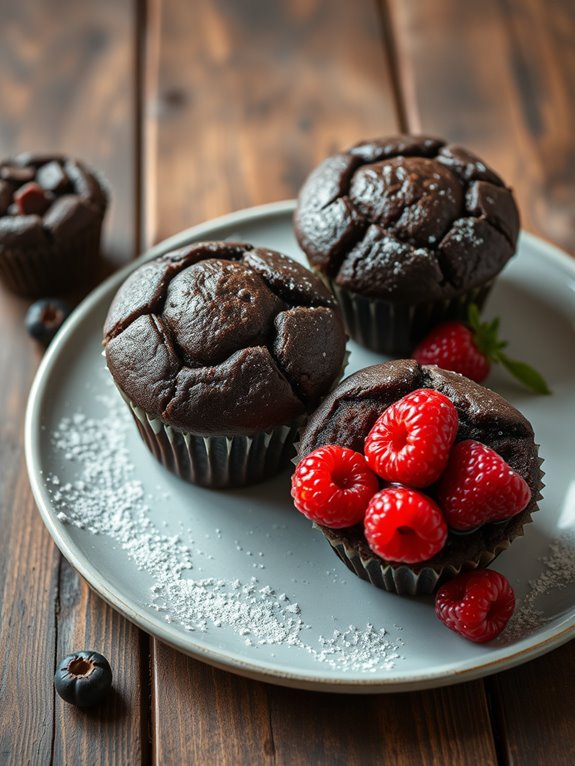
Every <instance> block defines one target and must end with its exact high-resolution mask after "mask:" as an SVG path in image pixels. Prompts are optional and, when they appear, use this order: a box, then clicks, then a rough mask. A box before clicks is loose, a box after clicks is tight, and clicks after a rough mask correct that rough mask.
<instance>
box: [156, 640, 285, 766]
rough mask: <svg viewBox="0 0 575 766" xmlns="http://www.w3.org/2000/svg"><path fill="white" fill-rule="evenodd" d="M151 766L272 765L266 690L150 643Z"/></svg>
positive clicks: (160, 645) (252, 682)
mask: <svg viewBox="0 0 575 766" xmlns="http://www.w3.org/2000/svg"><path fill="white" fill-rule="evenodd" d="M152 669H153V670H152V672H153V679H154V682H153V697H152V710H153V737H152V740H153V744H154V752H153V761H154V763H158V764H162V766H171V764H174V765H175V764H181V763H187V764H192V763H194V764H196V763H197V764H207V763H214V764H218V766H220V764H221V766H224V765H225V764H230V766H231V765H232V764H233V766H244V765H245V766H251V764H258V766H260V764H261V766H265V764H270V766H271V765H272V764H273V763H274V761H273V759H272V758H271V756H272V754H273V745H272V733H271V730H270V720H269V704H268V688H269V687H268V686H266V684H261V683H256V682H254V681H249V680H247V679H245V678H239V677H238V676H232V675H231V674H230V673H225V672H224V671H222V670H217V669H216V668H212V667H210V666H209V665H204V664H203V663H201V662H197V661H195V660H192V659H190V658H189V657H185V656H184V655H182V654H179V653H177V652H175V651H174V650H173V649H170V648H169V647H167V646H166V645H165V644H162V643H161V642H160V641H154V650H153V653H152Z"/></svg>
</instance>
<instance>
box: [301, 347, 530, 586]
mask: <svg viewBox="0 0 575 766" xmlns="http://www.w3.org/2000/svg"><path fill="white" fill-rule="evenodd" d="M429 394H431V395H432V397H433V398H435V399H441V400H442V402H441V406H442V407H444V406H445V402H447V404H448V406H447V407H446V411H448V410H449V411H450V412H452V413H455V421H454V420H453V418H452V414H448V420H449V422H447V423H443V422H442V423H441V427H440V429H439V430H433V429H432V430H431V431H429V434H428V436H429V440H430V441H429V443H430V444H432V445H435V446H436V447H437V449H435V448H433V449H431V450H430V451H429V454H428V455H425V454H423V453H422V454H421V455H420V454H419V453H418V449H419V445H418V444H417V439H413V440H412V439H411V436H410V434H409V422H407V421H406V420H405V418H404V419H403V423H406V422H407V433H406V431H405V429H404V431H403V432H401V433H400V430H401V429H399V430H396V431H395V432H393V431H391V437H392V441H393V440H395V443H392V444H391V449H392V451H393V450H395V452H396V454H397V453H398V452H400V451H401V448H402V446H403V445H404V444H405V443H407V442H408V441H409V443H410V447H409V450H406V451H405V453H404V454H406V455H408V456H409V461H408V462H407V463H406V464H405V465H402V464H401V463H400V462H396V463H392V464H391V465H388V466H387V468H388V470H389V471H390V473H387V474H386V473H385V471H384V470H382V468H381V466H380V462H379V461H381V460H382V456H383V455H384V452H383V451H382V450H381V449H380V447H381V444H379V445H378V429H379V430H381V429H383V428H384V426H385V427H388V428H389V423H385V422H384V420H385V414H386V413H390V412H391V411H392V410H395V409H396V407H397V405H398V404H399V403H403V402H407V403H409V404H410V406H412V405H413V401H411V402H410V400H415V401H416V404H417V399H418V397H419V398H429ZM443 400H445V401H443ZM420 412H421V410H420ZM420 412H419V413H417V412H416V417H415V418H413V423H414V427H415V428H417V429H418V433H420V432H421V429H422V428H424V429H425V428H428V425H427V423H426V422H425V420H424V419H422V418H421V417H420ZM400 420H401V419H400ZM454 423H455V425H454ZM326 445H337V446H338V447H341V448H344V449H345V450H348V451H353V453H355V454H356V455H364V456H365V466H366V467H364V469H363V471H364V474H365V470H368V471H372V472H373V473H375V474H376V475H378V477H379V486H378V489H379V491H378V492H377V493H376V494H375V495H373V496H372V499H371V501H370V502H369V504H368V506H367V510H365V509H366V506H365V504H364V506H363V508H364V512H365V518H364V521H363V523H355V524H354V525H352V526H347V527H341V526H339V527H337V528H335V527H333V526H332V527H330V526H327V522H328V516H327V515H325V516H323V517H322V518H320V519H319V523H318V526H319V528H320V529H321V531H322V532H323V534H324V535H325V537H326V538H327V540H328V541H329V543H330V544H331V545H332V547H333V549H334V550H335V552H336V553H337V555H338V556H339V557H340V558H341V559H342V561H343V562H344V563H345V564H346V565H347V566H348V567H349V568H350V569H351V570H352V571H353V572H354V573H355V574H357V575H358V576H359V577H361V578H363V579H365V580H368V581H370V582H371V583H373V584H374V585H376V586H377V587H380V588H383V589H385V590H389V591H394V592H397V593H405V594H410V595H413V594H419V593H431V592H432V591H433V590H434V589H435V588H436V586H437V585H438V584H439V583H440V582H442V581H443V580H446V579H449V578H450V577H453V576H455V575H456V574H458V573H459V572H461V571H464V570H472V569H476V568H478V567H485V566H487V565H489V564H490V563H491V562H492V561H493V560H494V559H495V558H496V556H498V555H499V554H500V553H501V552H502V551H504V550H505V549H506V548H508V547H509V545H510V544H511V542H512V541H513V540H514V539H515V538H516V537H517V536H518V535H522V534H523V527H524V525H525V524H526V523H528V522H529V521H531V515H532V513H534V512H535V511H536V510H537V503H538V501H539V499H540V498H541V495H540V490H541V487H542V483H541V478H542V472H541V468H540V462H541V461H540V459H539V457H538V448H537V445H536V444H535V440H534V434H533V429H532V427H531V425H530V424H529V422H528V421H527V420H526V419H525V418H524V417H523V415H521V413H520V412H519V411H518V410H516V409H515V408H514V407H513V406H512V405H511V404H509V402H507V401H506V400H505V399H503V398H502V397H501V396H499V395H498V394H496V393H494V392H493V391H490V390H489V389H487V388H484V387H483V386H481V385H479V384H477V383H474V382H473V381H470V380H468V379H467V378H464V377H463V376H462V375H458V374H457V373H452V372H447V371H445V370H441V369H439V368H438V367H434V366H425V365H424V366H421V365H419V364H418V363H417V362H415V361H414V360H396V361H393V362H386V363H385V364H381V365H374V366H372V367H368V368H365V369H363V370H360V371H359V372H356V373H354V374H353V375H351V376H350V377H348V378H347V379H346V380H344V381H343V382H342V383H340V385H339V386H338V387H337V388H336V389H335V390H334V391H333V392H332V393H331V394H330V395H329V396H327V397H326V399H325V400H324V401H323V403H322V404H321V405H320V406H319V408H318V409H317V410H316V412H315V413H314V414H313V415H312V416H311V417H310V419H309V421H308V423H307V425H306V427H305V429H304V430H303V433H302V437H301V442H300V443H299V445H298V459H299V463H298V466H305V462H306V459H307V456H312V455H317V454H318V452H319V454H321V450H322V448H324V447H325V446H326ZM470 447H471V448H470ZM477 451H480V452H483V453H485V455H483V456H482V457H481V460H482V461H483V463H482V466H483V467H482V469H481V470H485V466H486V465H487V463H488V461H489V460H490V459H493V460H495V461H499V462H500V463H501V464H502V465H503V466H504V469H505V471H504V472H505V477H504V478H505V481H506V488H505V492H507V491H508V490H509V491H513V492H515V493H516V495H517V502H518V505H517V506H516V507H515V508H508V509H504V510H503V512H502V511H501V510H500V509H499V510H497V509H496V511H494V512H493V515H492V516H491V517H490V518H483V519H481V518H479V517H477V515H475V509H471V510H467V511H466V513H467V514H468V516H467V518H464V517H463V515H462V513H461V512H460V511H461V509H460V508H459V507H456V508H455V510H453V509H452V508H451V507H450V503H451V504H453V503H452V500H453V498H455V502H456V504H457V502H458V500H459V498H458V495H457V490H458V487H457V486H454V485H455V484H457V482H459V486H461V481H460V475H459V474H460V473H461V462H462V460H464V459H467V454H468V453H471V454H473V453H474V452H475V453H477ZM425 461H428V463H429V464H427V465H423V463H424V462H425ZM468 464H469V465H471V466H475V467H474V468H472V470H473V471H475V474H476V475H475V476H474V480H475V478H477V474H478V473H479V469H477V467H476V466H477V462H475V463H474V462H473V461H471V462H469V463H468ZM298 470H300V469H299V468H298V469H296V474H297V471H298ZM338 470H339V471H340V476H339V478H338V479H337V481H338V482H339V485H340V486H344V484H345V486H346V487H347V488H348V490H349V489H350V488H351V486H352V484H353V481H352V479H351V477H343V478H342V475H341V469H340V468H339V467H338ZM458 472H459V473H458ZM464 478H465V477H464ZM479 479H480V480H481V477H479ZM342 481H343V484H342ZM356 481H359V480H356ZM366 483H367V480H366V479H365V478H362V479H361V483H360V485H359V486H360V488H361V489H362V491H364V488H365V486H366ZM507 485H510V486H511V485H512V486H511V488H510V489H509V486H507ZM293 486H294V487H295V482H294V484H293ZM481 490H482V486H481V481H479V491H481ZM296 494H297V492H296V490H295V489H294V496H295V495H296ZM305 502H306V503H307V504H308V508H309V504H310V503H311V499H310V497H306V498H305ZM481 502H483V501H481ZM502 502H503V504H506V503H511V502H512V500H510V498H509V496H508V495H507V496H503V497H502ZM297 505H298V501H297V500H296V506H297ZM398 508H399V511H400V512H401V513H404V514H407V516H405V518H409V521H408V522H407V521H405V522H404V521H402V518H404V517H402V516H401V513H398V515H397V517H396V519H395V520H394V522H393V523H394V524H395V528H394V531H399V534H398V535H394V536H393V539H392V536H391V535H389V534H388V531H387V530H383V533H382V529H381V528H378V524H379V522H380V519H381V517H382V516H383V515H384V514H385V513H387V512H390V513H396V511H397V509H398ZM390 509H391V511H390ZM518 509H519V510H518ZM300 510H302V509H301V508H300ZM305 510H306V509H303V512H304V513H305ZM312 510H313V509H312ZM322 510H325V505H324V509H322ZM511 514H512V515H511ZM306 515H309V516H310V518H313V516H312V515H311V514H306ZM418 516H419V517H420V518H421V519H422V524H423V525H424V527H425V526H426V525H427V527H428V528H424V529H423V532H422V543H421V545H420V544H419V542H418V541H415V542H418V546H417V547H416V549H415V555H413V551H412V549H411V548H410V546H412V545H413V543H414V539H413V537H410V535H409V534H405V533H409V532H411V531H412V529H411V526H412V522H413V521H414V519H415V521H417V517H418ZM316 518H318V517H316ZM356 518H357V517H356ZM414 523H415V522H414ZM402 533H403V534H405V538H404V543H405V545H404V544H403V543H402V540H401V535H402ZM422 546H423V547H422Z"/></svg>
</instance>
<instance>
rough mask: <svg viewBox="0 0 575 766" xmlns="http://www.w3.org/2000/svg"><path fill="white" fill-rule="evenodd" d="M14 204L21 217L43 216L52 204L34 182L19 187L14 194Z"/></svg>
mask: <svg viewBox="0 0 575 766" xmlns="http://www.w3.org/2000/svg"><path fill="white" fill-rule="evenodd" d="M14 202H15V203H16V206H17V208H18V212H19V213H20V214H21V215H43V214H44V213H45V212H46V210H48V208H49V207H50V205H51V204H52V201H51V199H50V197H48V195H47V194H46V192H45V191H44V189H42V187H41V186H38V184H37V183H35V182H31V183H28V184H24V186H21V187H20V188H19V189H18V191H17V192H16V193H15V194H14Z"/></svg>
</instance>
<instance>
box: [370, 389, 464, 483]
mask: <svg viewBox="0 0 575 766" xmlns="http://www.w3.org/2000/svg"><path fill="white" fill-rule="evenodd" d="M457 424H458V417H457V410H456V409H455V407H454V405H453V403H452V402H451V401H450V400H449V399H448V398H447V397H446V396H444V395H443V394H440V393H439V391H434V390H432V389H427V388H420V389H418V390H417V391H412V393H411V394H408V395H407V396H404V397H403V399H399V400H398V401H397V402H394V404H392V405H391V406H390V407H388V408H387V409H386V410H385V412H384V413H383V415H381V417H380V418H378V420H377V421H376V423H375V425H374V426H373V428H372V429H371V431H370V432H369V434H368V435H367V439H366V440H365V447H364V452H365V456H366V458H367V462H368V464H369V466H370V468H371V469H372V470H374V471H375V472H376V473H377V474H379V475H380V476H381V477H382V478H383V479H385V480H386V481H391V482H398V483H400V484H408V485H409V486H410V487H427V486H429V485H430V484H433V482H435V481H437V479H438V478H439V477H440V475H441V474H442V472H443V470H444V468H445V466H446V465H447V461H448V459H449V451H450V449H451V445H452V444H453V442H454V440H455V436H456V434H457Z"/></svg>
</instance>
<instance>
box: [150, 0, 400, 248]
mask: <svg viewBox="0 0 575 766" xmlns="http://www.w3.org/2000/svg"><path fill="white" fill-rule="evenodd" d="M148 21H149V25H148V44H147V55H146V59H147V62H148V68H147V77H146V80H147V84H148V87H147V104H146V115H147V121H146V130H145V137H146V158H145V161H146V178H147V187H146V193H147V205H146V217H147V241H148V242H152V241H156V240H158V239H163V238H164V237H165V236H167V235H169V234H173V233H175V232H176V231H178V230H181V229H182V228H186V227H188V226H191V225H193V224H195V223H198V222H200V221H203V220H207V219H209V218H211V217H214V216H217V215H220V214H222V213H227V212H229V211H231V210H237V209H239V208H242V207H246V206H248V205H256V204H259V203H262V202H271V201H273V200H279V199H286V198H288V197H291V196H293V195H294V194H295V193H296V191H297V189H298V187H299V186H300V184H301V182H302V181H303V179H304V177H305V176H306V175H307V174H308V173H309V171H310V169H311V168H312V167H313V166H314V165H315V164H316V163H317V162H319V160H320V159H322V158H323V157H325V156H326V155H327V154H329V153H331V152H333V151H335V150H336V149H338V148H342V147H345V146H347V145H349V144H351V143H353V142H355V141H358V140H360V139H361V138H364V137H365V136H369V135H373V134H380V133H385V132H389V131H393V130H395V125H396V115H395V107H394V102H393V97H392V91H391V84H390V80H389V77H388V68H387V64H386V55H385V51H384V49H383V48H382V44H381V25H380V18H379V15H378V13H377V9H376V6H375V4H374V3H373V2H372V0H357V1H356V2H354V3H346V2H336V3H334V2H330V1H329V0H298V1H297V2H296V1H292V2H286V3H269V2H268V1H267V0H240V1H238V0H218V2H215V3H200V2H186V0H172V1H171V2H161V0H151V5H150V7H149V11H148Z"/></svg>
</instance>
